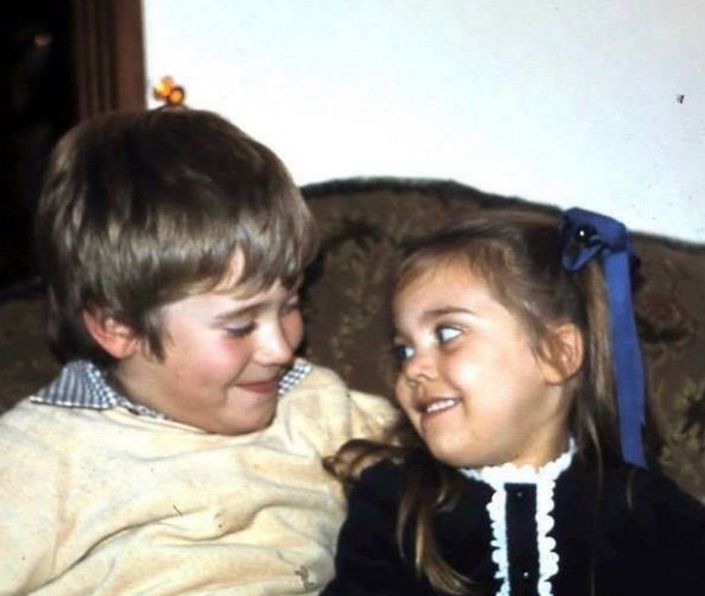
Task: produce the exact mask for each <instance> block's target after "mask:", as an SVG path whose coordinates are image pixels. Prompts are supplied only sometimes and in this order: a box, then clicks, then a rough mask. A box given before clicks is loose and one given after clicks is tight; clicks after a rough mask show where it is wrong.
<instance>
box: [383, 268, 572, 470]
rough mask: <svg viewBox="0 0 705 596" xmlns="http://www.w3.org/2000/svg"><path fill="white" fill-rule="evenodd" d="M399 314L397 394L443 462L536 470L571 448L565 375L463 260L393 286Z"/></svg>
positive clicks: (396, 317)
mask: <svg viewBox="0 0 705 596" xmlns="http://www.w3.org/2000/svg"><path fill="white" fill-rule="evenodd" d="M393 311H394V323H395V328H396V339H395V344H396V350H397V352H398V353H399V356H400V360H401V370H400V373H399V377H398V379H397V386H396V390H397V398H398V400H399V403H400V405H401V407H402V409H403V410H404V412H405V413H406V415H407V416H408V418H409V420H410V421H411V423H412V424H413V426H414V427H415V428H416V431H417V432H418V433H419V435H420V436H421V438H422V439H423V440H424V441H425V442H426V444H427V445H428V448H429V450H430V451H431V453H432V454H433V455H434V456H435V457H436V458H437V459H439V460H440V461H442V462H444V463H446V464H449V465H451V466H454V467H481V466H486V465H498V464H503V463H507V462H512V463H514V464H517V465H522V464H532V465H535V466H538V465H541V464H544V463H546V462H548V461H551V460H552V459H554V458H555V457H557V456H558V455H559V454H560V453H562V452H563V451H564V450H565V448H566V446H567V442H568V428H567V420H568V412H569V401H570V399H569V398H568V397H567V396H566V395H564V391H563V382H562V381H558V380H557V379H558V377H559V376H560V375H559V374H558V372H557V370H556V368H555V367H554V366H552V365H550V364H548V363H547V362H545V361H543V360H542V359H540V358H539V357H538V356H537V355H536V354H535V352H534V350H532V346H531V344H530V340H529V337H528V335H527V333H526V332H525V330H524V328H523V327H522V325H521V323H520V321H519V320H517V318H516V317H515V316H514V315H513V314H512V313H511V312H509V311H508V310H507V309H506V308H505V307H504V306H503V305H502V304H500V303H499V302H498V301H497V300H496V299H495V298H494V296H493V295H492V292H491V291H490V288H489V287H488V286H487V284H486V283H485V281H484V280H483V279H481V278H479V277H477V276H476V275H474V274H473V273H472V271H471V270H470V269H469V268H468V267H467V265H465V264H462V263H458V264H452V263H450V264H444V265H439V266H437V267H436V268H434V269H431V270H429V271H427V272H425V273H423V274H422V275H421V276H419V277H417V278H416V279H414V280H412V281H411V282H410V283H409V284H407V285H406V286H405V287H403V288H402V289H401V290H400V291H398V292H397V295H396V296H395V299H394V302H393Z"/></svg>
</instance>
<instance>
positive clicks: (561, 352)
mask: <svg viewBox="0 0 705 596" xmlns="http://www.w3.org/2000/svg"><path fill="white" fill-rule="evenodd" d="M584 350H585V347H584V345H583V335H582V333H580V330H579V329H578V327H577V326H576V325H575V324H573V323H562V324H561V325H558V326H556V327H554V328H553V329H552V330H551V332H550V338H549V340H547V341H546V342H545V345H544V353H545V357H544V358H542V359H541V361H542V362H541V366H542V371H543V376H544V380H545V381H546V382H547V383H548V384H549V385H562V384H564V383H566V382H567V381H568V380H570V379H571V378H572V377H573V376H575V374H576V373H577V372H578V371H579V370H580V367H581V366H582V364H583V358H584V353H585V351H584Z"/></svg>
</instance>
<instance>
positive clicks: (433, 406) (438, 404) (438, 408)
mask: <svg viewBox="0 0 705 596" xmlns="http://www.w3.org/2000/svg"><path fill="white" fill-rule="evenodd" d="M459 403H460V400H459V399H457V398H453V397H447V398H441V399H434V400H432V401H430V402H427V403H424V404H419V411H420V412H421V413H422V414H425V415H431V414H437V413H440V412H445V411H446V410H448V409H450V408H453V407H455V406H457V405H458V404H459Z"/></svg>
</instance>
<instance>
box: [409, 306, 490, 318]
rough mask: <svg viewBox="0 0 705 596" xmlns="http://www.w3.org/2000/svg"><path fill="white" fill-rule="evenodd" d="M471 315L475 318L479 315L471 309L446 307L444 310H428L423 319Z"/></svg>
mask: <svg viewBox="0 0 705 596" xmlns="http://www.w3.org/2000/svg"><path fill="white" fill-rule="evenodd" d="M457 314H461V315H470V316H473V317H478V316H480V315H478V314H477V313H476V312H475V311H474V310H472V309H469V308H462V307H460V306H444V307H442V308H433V309H431V310H427V311H425V312H424V313H423V319H430V320H433V319H437V318H438V317H443V316H446V315H457Z"/></svg>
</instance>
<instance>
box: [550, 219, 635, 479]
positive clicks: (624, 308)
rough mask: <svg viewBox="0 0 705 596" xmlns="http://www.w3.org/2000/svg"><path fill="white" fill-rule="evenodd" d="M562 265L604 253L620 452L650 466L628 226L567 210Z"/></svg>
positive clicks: (573, 266)
mask: <svg viewBox="0 0 705 596" xmlns="http://www.w3.org/2000/svg"><path fill="white" fill-rule="evenodd" d="M561 240H562V246H563V252H562V257H561V258H562V264H563V267H565V268H566V269H568V270H569V271H579V270H580V269H582V268H583V267H584V266H585V265H586V264H587V263H588V262H589V261H590V260H591V259H593V258H596V257H601V259H602V265H603V268H604V274H605V282H606V286H607V298H608V304H609V310H610V321H611V338H612V351H613V358H614V363H613V364H614V378H615V389H616V392H617V404H618V413H619V431H620V440H621V446H622V456H623V457H624V459H625V461H627V462H629V463H631V464H635V465H637V466H642V467H646V458H645V456H644V444H643V441H642V436H641V431H642V427H643V425H644V420H645V414H644V410H645V407H644V402H645V398H644V368H643V363H642V359H641V350H640V348H639V336H638V334H637V330H636V320H635V318H634V309H633V307H632V291H631V280H630V259H631V257H632V248H631V240H630V238H629V233H628V231H627V228H626V226H625V225H624V224H623V223H621V222H619V221H617V220H615V219H612V218H610V217H607V216H605V215H600V214H598V213H593V212H591V211H585V210H584V209H578V208H574V209H569V210H567V211H565V212H564V213H563V217H562V219H561Z"/></svg>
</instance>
